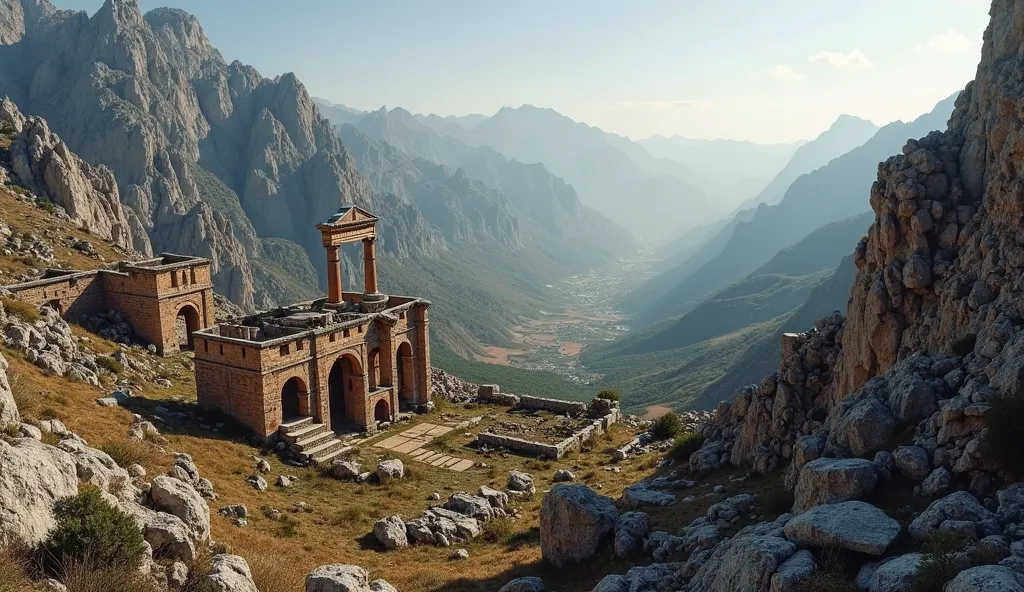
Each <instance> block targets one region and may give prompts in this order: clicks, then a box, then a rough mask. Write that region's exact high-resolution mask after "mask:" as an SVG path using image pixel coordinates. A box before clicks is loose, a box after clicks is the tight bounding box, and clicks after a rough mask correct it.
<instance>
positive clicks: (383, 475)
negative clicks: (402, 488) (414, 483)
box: [377, 458, 405, 483]
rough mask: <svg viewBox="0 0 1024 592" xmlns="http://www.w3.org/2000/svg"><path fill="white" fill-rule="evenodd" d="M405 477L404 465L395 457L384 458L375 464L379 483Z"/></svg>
mask: <svg viewBox="0 0 1024 592" xmlns="http://www.w3.org/2000/svg"><path fill="white" fill-rule="evenodd" d="M402 477H405V465H403V464H402V461H400V460H398V459H397V458H394V459H390V460H384V461H381V462H380V463H378V464H377V478H378V479H380V482H381V483H387V482H388V481H391V480H394V479H401V478H402Z"/></svg>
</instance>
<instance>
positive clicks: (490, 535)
mask: <svg viewBox="0 0 1024 592" xmlns="http://www.w3.org/2000/svg"><path fill="white" fill-rule="evenodd" d="M515 526H516V524H515V522H513V521H512V519H511V518H508V517H507V516H502V517H501V518H495V519H493V520H489V521H487V522H484V525H483V533H482V536H483V539H484V540H485V541H487V542H488V543H506V542H508V541H509V540H510V539H511V538H512V535H513V534H515Z"/></svg>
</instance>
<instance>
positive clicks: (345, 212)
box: [326, 205, 378, 226]
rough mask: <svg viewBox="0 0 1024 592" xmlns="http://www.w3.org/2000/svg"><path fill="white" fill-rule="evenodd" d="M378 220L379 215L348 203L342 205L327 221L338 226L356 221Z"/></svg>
mask: <svg viewBox="0 0 1024 592" xmlns="http://www.w3.org/2000/svg"><path fill="white" fill-rule="evenodd" d="M377 220H378V218H377V216H374V215H373V214H371V213H370V212H367V211H366V210H364V209H362V208H360V207H359V206H353V205H346V206H341V207H340V208H339V209H338V211H337V213H335V214H334V215H333V216H331V218H330V220H328V221H327V222H326V223H327V224H330V225H332V226H338V225H342V224H352V223H354V222H376V221H377Z"/></svg>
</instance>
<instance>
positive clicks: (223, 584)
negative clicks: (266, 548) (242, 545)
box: [202, 555, 259, 592]
mask: <svg viewBox="0 0 1024 592" xmlns="http://www.w3.org/2000/svg"><path fill="white" fill-rule="evenodd" d="M202 586H203V588H202V589H203V590H209V591H210V592H259V590H257V589H256V584H255V583H254V582H253V581H252V572H251V571H250V570H249V564H248V563H246V562H245V559H242V558H241V557H239V556H237V555H214V556H213V559H211V560H210V572H209V573H208V574H206V576H205V577H203V579H202Z"/></svg>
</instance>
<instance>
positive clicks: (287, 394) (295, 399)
mask: <svg viewBox="0 0 1024 592" xmlns="http://www.w3.org/2000/svg"><path fill="white" fill-rule="evenodd" d="M305 394H306V383H305V382H303V381H302V379H301V378H299V377H298V376H293V377H292V378H289V379H288V381H287V382H285V383H284V386H283V387H281V421H282V422H283V421H286V420H288V419H291V418H294V417H299V416H301V412H300V405H299V397H300V396H301V395H305Z"/></svg>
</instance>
